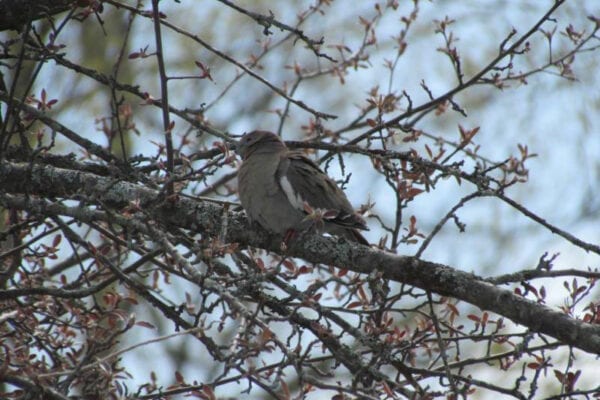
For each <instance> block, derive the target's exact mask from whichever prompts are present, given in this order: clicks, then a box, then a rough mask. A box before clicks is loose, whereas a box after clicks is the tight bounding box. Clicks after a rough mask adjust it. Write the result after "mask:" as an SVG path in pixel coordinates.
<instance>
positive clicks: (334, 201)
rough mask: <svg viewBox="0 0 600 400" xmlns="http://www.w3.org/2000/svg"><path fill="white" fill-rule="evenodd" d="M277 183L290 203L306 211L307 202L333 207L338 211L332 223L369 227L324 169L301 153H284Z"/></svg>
mask: <svg viewBox="0 0 600 400" xmlns="http://www.w3.org/2000/svg"><path fill="white" fill-rule="evenodd" d="M276 178H277V182H278V183H279V184H280V186H281V189H282V190H283V191H284V193H285V195H286V197H287V198H288V200H289V201H290V203H291V204H292V205H293V206H294V207H295V208H297V209H299V210H302V211H304V202H306V203H307V204H308V205H309V206H310V207H311V208H314V209H323V210H333V211H336V212H337V213H338V214H337V215H336V216H335V217H333V218H332V220H331V222H334V223H336V224H339V225H342V226H348V227H352V228H359V229H368V228H367V226H366V224H365V221H364V220H363V219H362V218H361V217H360V216H358V215H357V214H356V213H355V212H354V209H353V208H352V205H351V204H350V202H349V201H348V199H347V198H346V195H345V194H344V192H343V191H342V190H341V189H340V188H339V187H338V186H337V185H336V184H335V182H334V181H333V180H331V178H329V177H328V176H327V175H326V174H325V173H324V172H323V171H321V169H320V168H319V167H318V166H317V164H315V163H314V162H312V161H311V160H310V159H308V158H306V157H305V156H304V155H303V154H302V153H300V152H295V151H290V152H287V153H284V154H283V155H282V158H281V162H280V164H279V168H278V169H277V174H276Z"/></svg>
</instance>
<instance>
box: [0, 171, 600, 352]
mask: <svg viewBox="0 0 600 400" xmlns="http://www.w3.org/2000/svg"><path fill="white" fill-rule="evenodd" d="M0 187H1V188H2V191H3V192H4V193H6V194H4V195H0V204H2V205H3V206H5V207H13V208H18V209H23V210H28V211H30V212H37V213H43V214H44V215H68V216H76V217H77V218H78V219H79V220H81V221H82V222H91V221H93V220H97V219H103V218H106V220H107V221H110V222H112V223H115V222H116V223H119V224H127V220H128V219H127V218H126V217H123V216H120V215H118V214H117V215H115V214H113V213H112V212H111V213H102V212H98V211H96V210H94V211H93V212H91V210H90V212H87V213H86V209H85V207H83V206H81V205H80V206H77V207H66V206H63V205H60V204H56V203H54V204H52V203H49V202H46V201H42V200H36V199H34V198H33V197H31V196H32V195H35V196H41V197H46V198H51V197H58V198H61V197H63V198H80V197H84V198H85V199H87V200H88V201H90V199H91V200H93V201H94V202H95V203H97V204H100V205H103V206H104V207H106V206H109V207H112V208H114V209H116V210H117V211H118V209H119V208H122V207H125V206H127V205H128V204H130V202H131V201H134V200H135V201H139V206H140V207H141V209H143V210H145V212H146V213H148V214H149V215H150V216H151V217H152V218H153V219H154V220H155V221H158V222H160V223H163V224H168V225H175V226H178V227H181V228H185V229H189V230H192V231H195V232H198V233H201V234H203V235H205V236H207V237H222V238H224V239H225V240H226V241H227V242H230V243H231V242H237V243H240V244H243V245H249V246H253V247H259V248H263V249H267V250H269V251H272V252H274V253H278V254H282V251H281V238H280V237H277V236H273V235H269V234H268V233H267V232H265V231H263V230H261V229H259V228H257V227H254V226H249V225H248V222H247V220H246V218H245V216H244V214H243V213H237V212H228V211H227V210H225V209H223V207H221V206H218V205H216V204H212V203H208V202H198V201H195V200H192V199H188V198H185V197H181V198H179V199H178V200H177V203H176V206H175V205H174V204H173V203H170V202H164V201H162V199H161V198H160V196H159V194H158V192H157V191H154V190H150V189H147V188H144V187H142V186H139V185H135V184H131V183H127V182H118V181H115V180H114V179H111V178H106V177H100V176H97V175H94V174H90V173H84V172H78V171H72V170H65V169H61V168H55V167H51V166H47V165H46V166H38V165H30V164H25V163H11V162H6V161H5V162H2V163H1V164H0ZM8 193H10V194H11V195H9V194H8ZM25 193H27V194H28V196H29V197H23V196H14V194H25ZM111 211H113V212H114V211H115V210H111ZM225 213H226V214H225ZM115 217H118V218H117V221H115ZM224 217H225V218H226V219H228V223H227V227H228V228H227V229H228V230H227V232H222V231H221V229H222V228H223V226H222V222H223V220H224ZM283 255H286V256H292V257H299V258H303V259H305V260H307V261H309V262H314V263H321V264H328V265H335V266H338V267H341V268H345V269H349V270H352V271H355V272H360V273H366V274H369V273H371V272H373V271H374V270H378V271H380V272H381V274H382V277H383V278H385V279H390V280H393V281H396V282H401V283H406V284H410V285H413V286H416V287H418V288H421V289H423V290H430V291H433V292H436V293H438V294H440V295H444V296H451V297H454V298H457V299H460V300H463V301H466V302H468V303H470V304H473V305H476V306H477V307H479V308H481V309H483V310H490V311H493V312H495V313H497V314H500V315H502V316H505V317H507V318H509V319H511V320H512V321H514V322H515V323H518V324H521V325H524V326H526V327H528V328H529V329H530V330H532V331H535V332H538V333H542V334H547V335H550V336H552V337H554V338H556V339H558V340H560V341H562V342H564V343H566V344H569V345H571V346H573V347H576V348H579V349H581V350H584V351H587V352H590V353H595V354H600V326H597V325H591V324H587V323H584V322H582V321H579V320H575V319H573V318H571V317H569V316H568V315H566V314H564V313H561V312H558V311H555V310H552V309H550V308H549V307H546V306H544V305H541V304H538V303H535V302H533V301H530V300H527V299H525V298H523V297H520V296H517V295H516V294H514V293H512V292H510V291H508V290H504V289H500V288H498V287H495V286H493V285H492V284H490V283H488V282H486V281H484V280H483V279H482V278H480V277H478V276H476V275H473V274H469V273H466V272H463V271H460V270H457V269H454V268H451V267H448V266H445V265H442V264H437V263H433V262H428V261H423V260H420V259H417V258H414V257H407V256H398V255H395V254H391V253H386V252H383V251H380V250H377V249H372V248H368V247H366V246H360V245H357V244H354V243H349V242H347V241H344V240H339V241H336V240H334V239H330V238H325V237H321V236H317V235H307V236H306V237H305V238H303V240H297V241H295V242H294V243H293V244H292V245H291V247H290V248H289V249H288V252H287V253H285V254H283Z"/></svg>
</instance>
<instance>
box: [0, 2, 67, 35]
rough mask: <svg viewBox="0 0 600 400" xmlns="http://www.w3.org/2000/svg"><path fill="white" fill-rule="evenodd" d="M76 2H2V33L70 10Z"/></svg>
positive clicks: (0, 7)
mask: <svg viewBox="0 0 600 400" xmlns="http://www.w3.org/2000/svg"><path fill="white" fill-rule="evenodd" d="M73 3H75V1H74V0H0V31H5V30H8V29H15V30H20V29H21V28H22V27H23V25H25V24H26V23H28V22H30V21H35V20H36V19H40V18H44V17H47V16H51V15H54V14H58V13H61V12H63V11H66V10H68V9H69V8H71V6H72V5H73Z"/></svg>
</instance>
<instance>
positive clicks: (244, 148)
mask: <svg viewBox="0 0 600 400" xmlns="http://www.w3.org/2000/svg"><path fill="white" fill-rule="evenodd" d="M284 149H285V143H283V141H282V140H281V138H279V136H277V135H276V134H274V133H272V132H269V131H253V132H250V133H246V134H245V135H244V136H242V138H241V139H240V140H239V142H237V144H236V149H235V152H236V153H237V154H239V155H240V156H241V157H242V160H245V159H247V158H248V157H250V155H251V154H255V153H270V152H277V151H281V150H284Z"/></svg>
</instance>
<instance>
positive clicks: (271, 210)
mask: <svg viewBox="0 0 600 400" xmlns="http://www.w3.org/2000/svg"><path fill="white" fill-rule="evenodd" d="M236 151H237V153H238V154H240V155H241V157H242V160H243V162H242V166H241V167H240V170H239V171H238V190H239V195H240V201H241V202H242V206H243V207H244V210H245V211H246V214H248V217H249V218H250V219H251V220H253V221H256V222H258V223H259V224H260V225H261V226H262V227H263V228H265V229H266V230H268V231H271V232H274V233H278V234H285V233H287V232H288V231H289V230H296V231H302V230H304V229H306V228H308V227H309V226H310V225H311V224H312V223H313V222H312V221H310V220H308V219H307V218H306V217H307V215H308V214H307V211H306V206H308V207H309V208H310V209H313V210H317V209H321V210H324V211H325V212H326V218H325V220H324V225H323V230H324V231H326V232H329V233H332V234H335V235H340V236H344V237H346V238H347V239H350V240H352V241H355V242H359V243H362V244H368V242H367V241H366V239H365V238H364V237H362V235H361V234H360V233H359V232H358V231H357V229H363V230H368V228H367V225H366V224H365V221H364V220H363V219H362V218H361V217H360V216H359V215H358V214H356V213H355V212H354V209H353V208H352V205H351V204H350V202H349V201H348V199H347V198H346V195H345V194H344V192H343V191H342V190H341V189H340V188H339V187H338V186H337V185H336V184H335V182H333V181H332V180H331V179H330V178H329V177H328V176H327V175H326V174H325V173H324V172H323V171H321V169H320V168H319V167H318V166H317V165H316V164H315V163H314V162H312V161H311V160H309V159H308V158H306V157H305V156H304V155H303V154H302V153H300V152H297V151H290V150H289V149H288V148H287V147H286V145H285V143H283V141H282V140H281V139H280V138H279V137H278V136H277V135H275V134H274V133H271V132H267V131H254V132H251V133H248V134H246V135H244V136H243V137H242V139H241V140H240V141H239V143H238V144H237V149H236Z"/></svg>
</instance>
